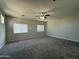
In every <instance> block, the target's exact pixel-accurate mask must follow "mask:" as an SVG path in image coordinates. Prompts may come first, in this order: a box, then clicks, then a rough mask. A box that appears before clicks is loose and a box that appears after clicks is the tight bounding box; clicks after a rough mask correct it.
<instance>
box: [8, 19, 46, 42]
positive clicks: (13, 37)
mask: <svg viewBox="0 0 79 59" xmlns="http://www.w3.org/2000/svg"><path fill="white" fill-rule="evenodd" d="M14 23H22V24H28V33H20V34H14V33H13V24H14ZM37 24H40V25H45V31H44V32H37V30H36V28H37ZM6 27H7V29H6V30H7V42H12V41H19V40H25V39H29V38H36V37H41V36H45V35H46V22H42V21H36V20H29V19H22V18H13V17H6Z"/></svg>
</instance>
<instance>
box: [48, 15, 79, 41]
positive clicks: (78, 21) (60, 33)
mask: <svg viewBox="0 0 79 59" xmlns="http://www.w3.org/2000/svg"><path fill="white" fill-rule="evenodd" d="M47 35H48V36H52V37H57V38H62V39H67V40H72V41H77V42H79V17H77V16H74V17H65V18H62V19H51V20H49V21H48V22H47Z"/></svg>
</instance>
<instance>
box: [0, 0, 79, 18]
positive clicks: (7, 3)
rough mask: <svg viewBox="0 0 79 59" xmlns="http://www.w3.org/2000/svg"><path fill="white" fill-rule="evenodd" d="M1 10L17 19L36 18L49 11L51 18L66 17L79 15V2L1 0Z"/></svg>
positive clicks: (60, 0) (70, 0) (78, 0)
mask: <svg viewBox="0 0 79 59" xmlns="http://www.w3.org/2000/svg"><path fill="white" fill-rule="evenodd" d="M0 8H1V10H3V12H4V13H5V14H6V15H11V16H15V17H25V18H35V16H36V15H38V12H45V11H49V10H50V13H51V16H50V18H55V17H66V16H72V15H79V0H56V2H53V0H0ZM22 15H25V16H22Z"/></svg>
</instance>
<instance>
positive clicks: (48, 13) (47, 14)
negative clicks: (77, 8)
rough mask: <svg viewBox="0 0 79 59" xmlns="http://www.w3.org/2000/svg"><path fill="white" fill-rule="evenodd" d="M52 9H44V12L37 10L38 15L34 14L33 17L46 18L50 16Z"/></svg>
mask: <svg viewBox="0 0 79 59" xmlns="http://www.w3.org/2000/svg"><path fill="white" fill-rule="evenodd" d="M55 1H56V0H53V2H55ZM51 11H52V10H48V11H45V12H38V14H39V15H38V16H35V17H39V19H43V20H44V19H47V17H49V16H51V14H53V13H51Z"/></svg>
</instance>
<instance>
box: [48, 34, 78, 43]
mask: <svg viewBox="0 0 79 59" xmlns="http://www.w3.org/2000/svg"><path fill="white" fill-rule="evenodd" d="M48 36H49V37H54V38H58V39H63V40H67V41H73V42H78V43H79V41H77V40H72V39H68V38H62V37H57V36H51V35H48Z"/></svg>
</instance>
